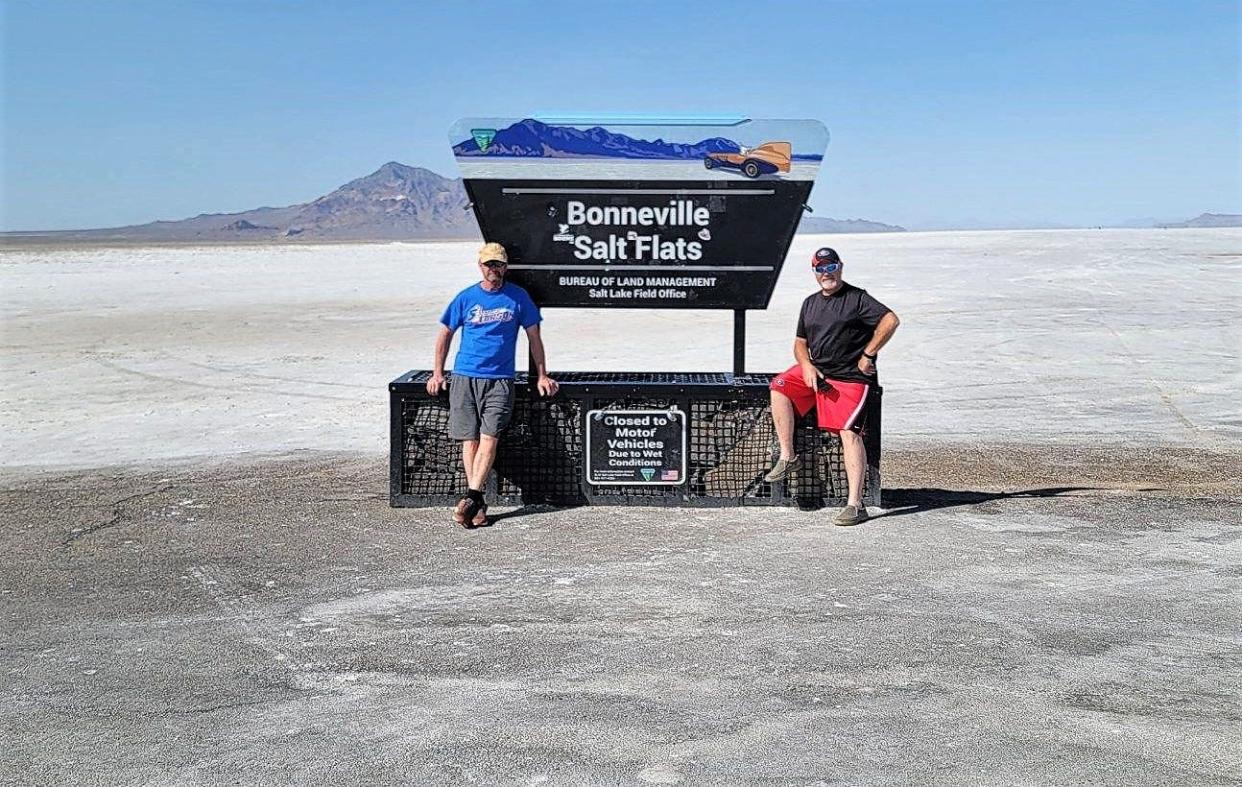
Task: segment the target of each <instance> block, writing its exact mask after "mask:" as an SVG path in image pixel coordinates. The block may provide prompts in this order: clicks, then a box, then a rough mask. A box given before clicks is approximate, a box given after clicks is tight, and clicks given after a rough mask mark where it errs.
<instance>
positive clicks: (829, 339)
mask: <svg viewBox="0 0 1242 787" xmlns="http://www.w3.org/2000/svg"><path fill="white" fill-rule="evenodd" d="M888 312H889V308H888V307H887V306H885V305H884V304H882V303H880V302H879V301H877V300H876V299H875V298H872V297H871V296H870V295H868V294H867V291H866V290H863V289H859V288H858V287H855V286H854V285H852V284H846V283H845V282H842V283H841V286H840V287H839V288H838V289H837V291H836V292H834V293H832V294H831V295H824V293H823V292H822V291H820V292H817V293H815V294H814V295H811V296H809V297H808V298H807V299H806V300H805V301H803V302H802V311H801V312H800V313H799V314H798V337H799V338H802V339H806V346H807V349H808V350H809V351H810V353H811V363H813V364H815V368H817V369H819V370H820V371H821V372H823V373H824V376H825V377H831V378H833V379H835V380H854V381H857V382H860V383H874V382H876V377H875V375H872V376H867V375H865V374H863V373H862V372H860V371H858V359H859V358H860V357H862V352H863V350H865V349H866V348H867V342H869V341H871V337H872V335H873V334H874V333H875V326H876V325H877V324H878V323H879V322H880V318H881V317H883V316H884V315H885V314H887V313H888Z"/></svg>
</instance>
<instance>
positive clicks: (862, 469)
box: [838, 429, 867, 510]
mask: <svg viewBox="0 0 1242 787" xmlns="http://www.w3.org/2000/svg"><path fill="white" fill-rule="evenodd" d="M838 434H840V435H841V455H842V457H843V458H844V459H845V478H846V480H847V481H848V482H849V487H850V499H849V500H848V501H846V505H851V506H856V507H857V508H859V509H860V510H861V509H862V488H863V482H864V481H865V480H866V478H867V446H866V445H864V444H863V439H862V437H861V436H860V435H859V434H858V433H857V432H851V431H850V430H849V429H842V430H841V431H840V432H839V433H838Z"/></svg>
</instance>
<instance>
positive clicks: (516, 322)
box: [440, 282, 543, 380]
mask: <svg viewBox="0 0 1242 787" xmlns="http://www.w3.org/2000/svg"><path fill="white" fill-rule="evenodd" d="M542 319H543V318H542V317H540V316H539V307H538V306H536V305H535V302H534V301H532V300H531V299H530V295H528V294H527V292H526V290H524V289H522V288H521V287H519V286H517V285H516V284H510V283H509V282H505V284H504V286H502V287H501V288H500V289H499V290H497V291H496V292H488V291H487V290H485V289H483V285H481V284H475V285H473V286H470V287H467V288H466V289H464V290H462V291H461V292H459V293H457V297H456V298H454V299H453V301H452V302H451V303H450V304H449V305H448V308H447V309H445V310H444V314H443V315H442V316H441V317H440V323H441V324H442V325H444V327H446V328H448V329H449V330H450V331H455V330H457V329H458V328H461V329H462V332H461V346H460V347H458V348H457V358H456V359H454V361H453V374H464V375H466V376H467V377H481V378H483V379H486V380H504V379H507V378H511V377H513V371H514V369H513V357H514V355H515V354H516V353H517V335H518V326H521V327H523V328H529V327H531V326H532V325H538V324H539V321H540V320H542Z"/></svg>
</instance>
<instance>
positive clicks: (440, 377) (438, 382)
mask: <svg viewBox="0 0 1242 787" xmlns="http://www.w3.org/2000/svg"><path fill="white" fill-rule="evenodd" d="M443 390H444V373H443V372H432V373H431V379H429V380H428V381H427V393H429V394H431V395H432V396H435V395H437V394H439V393H440V392H441V391H443Z"/></svg>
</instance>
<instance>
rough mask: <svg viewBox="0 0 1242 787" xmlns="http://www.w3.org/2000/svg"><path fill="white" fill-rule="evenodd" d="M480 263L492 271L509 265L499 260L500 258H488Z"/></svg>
mask: <svg viewBox="0 0 1242 787" xmlns="http://www.w3.org/2000/svg"><path fill="white" fill-rule="evenodd" d="M482 265H483V267H484V268H487V269H488V270H493V271H498V270H500V269H501V268H507V267H509V263H507V262H501V261H500V260H488V261H487V262H484V263H482Z"/></svg>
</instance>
